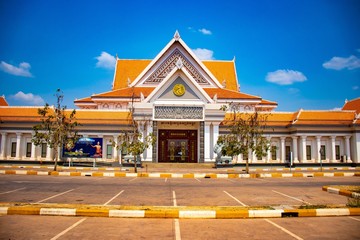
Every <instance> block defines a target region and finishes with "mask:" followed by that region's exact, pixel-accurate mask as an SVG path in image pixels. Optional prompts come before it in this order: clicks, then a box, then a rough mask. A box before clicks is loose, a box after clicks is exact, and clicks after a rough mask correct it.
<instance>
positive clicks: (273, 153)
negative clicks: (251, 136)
mask: <svg viewBox="0 0 360 240" xmlns="http://www.w3.org/2000/svg"><path fill="white" fill-rule="evenodd" d="M271 159H272V160H276V146H271Z"/></svg>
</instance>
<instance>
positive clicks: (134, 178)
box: [129, 178, 137, 182]
mask: <svg viewBox="0 0 360 240" xmlns="http://www.w3.org/2000/svg"><path fill="white" fill-rule="evenodd" d="M136 179H137V178H133V179H131V180H129V182H132V181H134V180H136Z"/></svg>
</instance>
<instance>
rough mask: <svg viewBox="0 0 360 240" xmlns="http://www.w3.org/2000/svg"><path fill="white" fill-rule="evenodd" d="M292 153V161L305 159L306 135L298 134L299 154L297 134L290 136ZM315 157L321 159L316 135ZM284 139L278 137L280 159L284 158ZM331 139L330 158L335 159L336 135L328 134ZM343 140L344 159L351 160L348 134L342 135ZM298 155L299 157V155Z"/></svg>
mask: <svg viewBox="0 0 360 240" xmlns="http://www.w3.org/2000/svg"><path fill="white" fill-rule="evenodd" d="M291 138H292V153H293V161H294V162H295V163H296V162H299V161H306V160H307V159H306V145H307V144H306V138H307V136H300V154H299V152H298V141H297V140H298V137H297V136H292V137H291ZM315 138H316V149H315V152H316V159H315V160H318V161H319V160H320V159H321V153H320V149H321V136H316V137H315ZM285 139H286V137H280V154H281V156H280V159H281V160H285ZM330 139H331V155H330V160H336V144H335V140H336V136H330ZM269 140H270V141H271V138H269ZM344 140H345V155H346V160H349V161H350V160H351V157H350V156H351V154H350V136H344ZM270 154H271V153H270V150H269V152H268V159H269V158H270V157H271V155H270ZM299 155H300V157H299Z"/></svg>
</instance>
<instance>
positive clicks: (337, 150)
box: [335, 145, 340, 160]
mask: <svg viewBox="0 0 360 240" xmlns="http://www.w3.org/2000/svg"><path fill="white" fill-rule="evenodd" d="M335 158H336V160H340V145H335Z"/></svg>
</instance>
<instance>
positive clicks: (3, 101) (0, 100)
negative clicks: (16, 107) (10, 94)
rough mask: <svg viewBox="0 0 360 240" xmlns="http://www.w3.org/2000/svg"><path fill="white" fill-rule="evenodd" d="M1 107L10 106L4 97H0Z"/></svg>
mask: <svg viewBox="0 0 360 240" xmlns="http://www.w3.org/2000/svg"><path fill="white" fill-rule="evenodd" d="M0 106H9V104H8V103H7V101H6V99H5V97H4V96H0Z"/></svg>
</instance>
